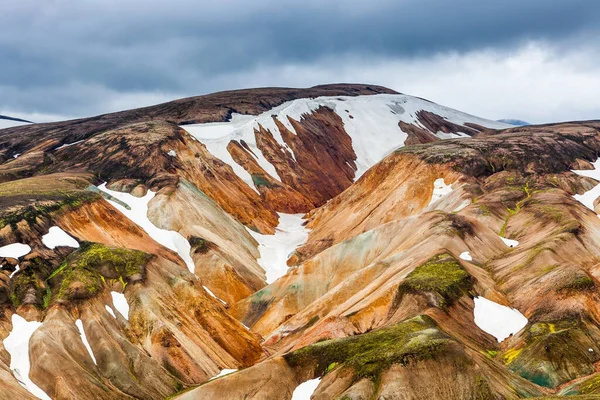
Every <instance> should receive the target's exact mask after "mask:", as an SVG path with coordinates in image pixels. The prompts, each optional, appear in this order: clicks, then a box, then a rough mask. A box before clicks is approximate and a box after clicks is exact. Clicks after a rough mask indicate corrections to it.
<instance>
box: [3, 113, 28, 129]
mask: <svg viewBox="0 0 600 400" xmlns="http://www.w3.org/2000/svg"><path fill="white" fill-rule="evenodd" d="M31 123H32V122H31V121H27V120H25V119H21V118H15V117H9V116H6V115H0V129H4V128H12V127H13V126H21V125H25V124H31Z"/></svg>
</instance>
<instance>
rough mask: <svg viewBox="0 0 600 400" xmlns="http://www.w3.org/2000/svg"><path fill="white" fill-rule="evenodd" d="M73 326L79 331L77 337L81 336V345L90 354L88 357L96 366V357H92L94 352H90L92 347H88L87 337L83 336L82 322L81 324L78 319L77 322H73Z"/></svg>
mask: <svg viewBox="0 0 600 400" xmlns="http://www.w3.org/2000/svg"><path fill="white" fill-rule="evenodd" d="M75 325H76V326H77V329H79V335H80V336H81V341H82V342H83V345H84V346H85V348H86V349H87V351H88V353H90V357H92V360H93V361H94V364H96V365H98V363H97V362H96V357H94V352H93V351H92V347H91V346H90V342H88V340H87V336H85V330H84V329H83V322H81V320H80V319H78V320H77V321H75Z"/></svg>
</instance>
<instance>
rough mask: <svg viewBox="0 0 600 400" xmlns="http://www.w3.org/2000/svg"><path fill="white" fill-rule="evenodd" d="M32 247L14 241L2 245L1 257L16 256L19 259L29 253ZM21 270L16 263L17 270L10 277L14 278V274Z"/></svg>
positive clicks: (0, 249) (0, 248)
mask: <svg viewBox="0 0 600 400" xmlns="http://www.w3.org/2000/svg"><path fill="white" fill-rule="evenodd" d="M30 251H31V247H29V245H27V244H23V243H12V244H9V245H6V246H3V247H0V257H10V258H16V259H17V260H18V259H19V258H21V257H23V256H24V255H27V254H29V252H30ZM18 271H19V264H17V265H16V267H15V270H14V271H13V272H12V273H11V274H10V276H9V278H12V277H13V275H14V274H16V273H17V272H18Z"/></svg>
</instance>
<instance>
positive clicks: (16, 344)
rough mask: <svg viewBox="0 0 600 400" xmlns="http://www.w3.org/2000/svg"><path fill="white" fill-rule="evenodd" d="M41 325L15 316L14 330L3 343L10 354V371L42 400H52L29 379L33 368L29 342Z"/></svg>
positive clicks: (22, 384)
mask: <svg viewBox="0 0 600 400" xmlns="http://www.w3.org/2000/svg"><path fill="white" fill-rule="evenodd" d="M41 325H42V323H41V322H37V321H31V322H29V321H26V320H25V319H24V318H23V317H21V316H19V315H17V314H13V316H12V330H11V331H10V334H9V335H8V337H7V338H6V339H4V342H3V343H4V348H6V351H8V352H9V354H10V369H11V370H12V372H13V375H14V376H15V378H16V379H17V381H19V383H20V384H21V386H23V387H24V388H25V389H27V390H28V391H29V392H30V393H31V394H33V395H34V396H37V397H38V398H40V399H42V400H50V397H49V396H48V395H47V394H46V393H44V391H43V390H42V389H40V388H39V387H38V386H37V385H36V384H35V383H33V382H32V381H31V379H29V370H30V368H31V362H30V360H29V340H30V339H31V336H32V335H33V333H34V332H35V331H36V330H37V328H39V327H40V326H41Z"/></svg>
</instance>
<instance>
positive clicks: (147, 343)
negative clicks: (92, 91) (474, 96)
mask: <svg viewBox="0 0 600 400" xmlns="http://www.w3.org/2000/svg"><path fill="white" fill-rule="evenodd" d="M506 127H507V126H506V125H504V124H500V123H498V122H493V121H487V120H484V119H480V118H477V117H474V116H471V115H468V114H464V113H461V112H458V111H455V110H451V109H448V108H445V107H442V106H439V105H436V104H434V103H431V102H429V101H426V100H422V99H419V98H415V97H411V96H406V95H402V94H398V93H395V92H393V91H391V90H389V89H385V88H381V87H373V86H366V85H328V86H321V87H315V88H310V89H278V88H267V89H253V90H245V91H233V92H223V93H217V94H213V95H207V96H200V97H196V98H190V99H183V100H177V101H174V102H170V103H165V104H162V105H158V106H153V107H147V108H144V109H139V110H130V111H123V112H120V113H115V114H107V115H103V116H98V117H93V118H87V119H82V120H76V121H66V122H60V123H52V124H35V125H30V126H23V127H15V128H10V129H5V130H0V205H1V207H0V261H1V265H2V271H1V273H0V278H1V279H0V282H1V283H0V305H1V307H2V308H1V310H2V313H1V314H0V327H1V328H0V338H1V339H2V344H1V345H0V347H2V348H3V349H5V350H7V351H6V352H5V351H2V349H0V372H1V374H2V380H0V385H1V387H2V390H3V393H11V394H14V395H15V396H17V395H18V396H23V397H25V398H30V397H31V396H32V394H36V395H38V396H41V397H43V396H45V395H47V396H49V397H51V398H57V399H72V398H75V399H78V398H81V399H84V398H142V399H160V398H165V397H167V396H171V395H175V394H178V393H179V394H180V396H181V398H187V399H201V398H207V399H208V398H211V399H213V398H225V399H227V398H255V399H286V400H287V399H290V398H292V394H293V393H294V392H297V391H300V390H304V389H303V388H309V389H306V390H310V392H313V390H314V392H313V395H314V398H317V399H329V398H371V397H385V398H399V397H398V396H399V394H400V393H404V394H403V395H406V396H408V398H414V399H431V398H457V399H475V398H498V399H499V398H519V397H535V396H543V395H562V394H570V395H571V394H588V393H592V394H593V393H595V391H596V390H597V389H596V386H595V381H596V379H597V375H596V370H595V366H596V363H597V362H598V361H599V360H598V356H597V354H600V353H598V352H600V348H598V347H597V345H596V343H597V342H598V339H599V338H600V336H599V335H600V330H599V327H600V325H599V321H600V320H599V319H598V318H599V317H598V316H599V315H600V313H599V311H598V310H597V305H596V304H598V303H597V300H598V293H597V281H596V280H597V277H596V276H597V271H596V269H597V268H596V266H597V265H599V263H600V258H599V257H600V253H599V252H600V242H598V240H597V235H596V234H595V233H596V232H597V231H598V230H599V229H600V228H599V225H598V224H599V223H600V222H599V220H598V217H597V215H596V212H595V211H594V210H591V209H590V207H591V208H594V200H595V199H594V198H592V197H595V195H594V193H596V192H595V191H590V190H592V189H594V190H596V189H595V187H596V184H597V182H595V181H594V180H593V179H591V178H589V177H587V176H584V175H591V176H596V175H595V173H594V171H595V170H594V169H593V168H594V165H595V164H594V165H592V164H591V162H593V161H595V159H596V154H598V153H599V152H600V136H599V133H600V123H597V122H585V123H570V124H558V125H547V126H539V127H536V126H530V127H520V128H510V129H504V130H497V129H503V128H506ZM442 139H444V140H442ZM403 146H404V147H403ZM19 153H21V154H20V155H19V156H18V157H17V158H15V157H14V155H15V154H19ZM571 170H576V171H579V172H577V173H574V172H572V171H571ZM580 170H585V171H587V172H581V171H580ZM574 196H575V197H574ZM577 196H583V197H582V198H581V199H582V201H583V202H584V203H585V204H586V205H587V208H586V205H584V204H582V203H581V202H579V201H578V199H579V197H577ZM305 213H306V215H305ZM304 224H305V225H306V226H303V225H304ZM511 239H512V240H511ZM293 249H296V250H295V251H293V252H292V253H290V250H293ZM286 264H289V265H292V267H291V268H289V269H287V265H286ZM484 297H485V298H487V299H489V300H491V301H493V302H496V303H499V304H502V305H506V306H511V307H514V308H516V309H517V311H513V312H512V314H515V315H518V316H519V318H518V319H519V321H526V322H523V324H525V326H524V328H523V324H520V325H515V326H514V327H513V326H512V325H511V324H510V323H508V321H500V322H499V323H498V322H494V321H481V320H480V319H478V318H480V317H477V315H484V316H485V314H486V312H484V313H483V314H482V313H481V312H480V311H477V310H480V309H478V307H480V306H481V304H488V303H486V302H485V301H484V300H481V299H482V298H484ZM499 304H496V305H494V304H492V305H491V307H492V308H491V309H503V308H501V306H500V305H499ZM494 307H496V308H494ZM498 307H500V308H498ZM509 314H510V313H509ZM512 314H511V315H512ZM521 314H522V315H521ZM507 315H508V314H507ZM484 319H485V317H484ZM498 324H500V325H503V326H505V327H507V329H508V332H509V333H508V334H512V336H510V337H509V338H508V339H505V340H503V341H502V342H498V341H497V340H496V337H499V336H498V335H499V333H498V332H495V326H496V325H498ZM504 336H506V335H504ZM15 338H20V341H17V340H16V339H15ZM237 369H240V371H239V372H234V373H230V374H229V375H225V373H226V372H231V371H232V370H237ZM217 375H218V376H219V378H218V379H214V380H210V381H209V379H211V378H213V377H216V376H217ZM27 378H29V379H27ZM305 382H306V384H305V385H302V386H301V384H302V383H305ZM401 388H402V389H401ZM180 392H181V393H180Z"/></svg>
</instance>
